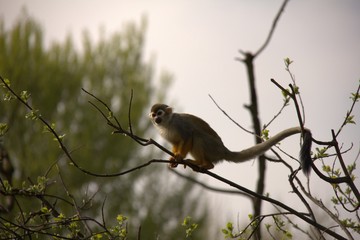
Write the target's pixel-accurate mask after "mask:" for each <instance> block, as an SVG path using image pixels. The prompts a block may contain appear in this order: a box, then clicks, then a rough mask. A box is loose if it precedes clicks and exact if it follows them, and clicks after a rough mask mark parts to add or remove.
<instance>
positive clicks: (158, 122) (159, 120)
mask: <svg viewBox="0 0 360 240" xmlns="http://www.w3.org/2000/svg"><path fill="white" fill-rule="evenodd" d="M154 121H155V122H156V124H160V123H161V121H162V119H161V118H159V117H155V119H154Z"/></svg>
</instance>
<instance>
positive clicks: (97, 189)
mask: <svg viewBox="0 0 360 240" xmlns="http://www.w3.org/2000/svg"><path fill="white" fill-rule="evenodd" d="M4 25H5V24H4V21H3V20H1V22H0V74H1V75H2V76H3V77H5V78H8V79H10V80H11V86H12V88H13V89H15V90H16V91H17V92H20V91H22V90H26V91H27V92H28V93H29V94H31V96H30V98H29V100H28V101H29V103H31V105H32V106H33V107H34V108H35V109H37V110H39V113H40V114H41V115H42V116H43V117H44V118H46V119H48V121H49V122H51V123H54V124H55V125H54V126H55V129H56V130H57V132H58V133H60V134H65V137H64V142H65V144H66V145H67V147H68V148H69V150H71V151H72V152H71V154H72V155H73V156H74V159H76V161H77V163H78V164H79V165H80V166H83V167H84V168H86V169H87V170H89V171H92V172H96V173H114V172H120V171H121V170H124V169H127V168H130V167H133V166H136V165H138V164H141V163H144V162H145V161H147V160H149V159H151V156H152V151H151V149H150V148H141V147H139V146H138V145H136V143H135V142H134V141H132V140H131V139H129V138H126V137H121V136H119V135H116V134H113V135H111V134H110V133H111V129H110V128H108V126H107V125H106V122H105V121H104V119H103V118H102V117H101V115H100V114H99V113H98V112H96V111H94V108H93V107H91V105H89V104H88V101H87V100H88V99H89V98H88V96H87V95H86V94H83V93H82V92H81V88H82V87H84V88H85V89H86V90H89V91H90V92H92V93H94V94H96V95H97V96H99V97H100V98H101V99H102V100H104V101H106V102H107V103H110V105H111V106H110V107H111V108H112V110H113V112H114V114H115V115H116V117H118V119H119V120H120V121H121V123H122V124H124V126H125V125H126V124H127V122H128V104H129V99H130V92H131V89H133V90H134V94H135V95H134V98H133V102H132V113H131V120H132V126H133V128H134V130H135V131H136V134H138V135H140V136H145V135H146V133H148V129H149V121H147V112H148V108H149V106H150V105H151V103H153V102H154V101H155V100H162V99H163V98H164V96H165V92H166V90H167V87H168V85H169V83H170V82H171V75H170V74H167V73H164V74H162V75H161V76H160V79H159V80H158V81H156V82H157V83H158V86H155V83H154V82H155V80H154V64H153V62H152V61H150V62H145V61H144V59H143V47H144V33H145V31H146V21H145V20H143V21H142V23H141V24H140V26H136V25H135V24H128V25H127V26H126V27H125V30H124V31H122V32H120V33H114V34H112V35H111V36H105V34H104V33H103V32H101V33H103V34H102V36H101V38H100V40H99V41H98V42H96V43H93V41H92V40H91V38H90V35H89V34H88V33H87V32H85V33H84V36H83V45H82V49H81V50H78V49H77V48H75V46H74V43H73V40H72V39H71V37H70V36H68V37H67V39H66V40H65V42H64V43H53V44H52V45H51V46H50V47H48V48H46V47H45V46H44V37H43V30H42V28H41V26H40V25H39V23H37V22H36V21H35V20H34V19H33V18H31V17H30V16H29V15H28V14H27V13H26V12H24V13H23V14H22V16H21V17H20V18H19V20H18V21H17V23H16V24H15V25H14V26H13V27H12V28H11V29H9V30H6V29H5V27H4ZM157 93H159V94H157ZM0 112H1V114H0V122H6V123H7V124H8V127H9V130H8V132H7V133H6V135H5V136H4V137H3V141H4V146H5V147H6V149H7V151H8V152H9V155H10V156H11V158H12V163H13V165H14V169H15V175H14V176H15V177H14V179H13V181H12V182H13V183H12V184H13V186H14V187H23V188H26V186H31V185H34V184H36V183H37V182H38V181H40V180H39V179H45V185H46V194H47V195H48V196H57V197H61V198H63V199H65V200H66V201H67V203H65V201H59V202H58V203H56V207H57V208H58V210H59V212H61V213H62V214H63V215H65V216H73V215H77V214H80V215H81V216H89V217H91V218H93V219H98V220H99V221H102V220H101V218H102V216H105V220H106V221H107V223H108V222H109V223H113V222H116V216H117V215H118V214H123V215H125V216H128V217H129V225H130V226H129V235H128V236H129V238H130V239H134V238H135V237H134V236H136V234H137V228H138V227H139V226H141V235H142V236H147V237H146V239H155V238H156V236H160V237H161V238H162V239H184V236H185V231H184V229H183V228H182V227H181V221H182V219H184V218H185V217H186V216H187V215H193V214H194V212H196V213H198V215H197V218H196V221H197V222H198V223H199V224H201V223H203V222H204V220H205V214H204V210H205V209H199V208H197V206H196V204H197V203H196V201H195V199H193V198H191V197H190V196H191V194H190V193H191V191H192V185H191V184H190V183H187V182H186V181H176V182H175V181H172V179H173V180H175V179H176V177H174V176H172V175H171V173H170V172H169V171H168V170H167V169H166V167H165V165H155V164H153V165H150V166H149V167H147V168H146V169H143V170H141V171H136V172H132V173H131V174H128V175H125V176H121V177H116V178H96V177H94V176H89V175H86V174H84V173H83V172H81V171H79V170H78V169H77V168H75V167H74V166H72V165H71V164H69V161H68V159H67V158H66V157H65V156H64V154H63V152H62V151H61V149H59V147H58V143H57V142H56V141H52V138H53V136H52V135H51V134H46V133H44V131H43V128H44V126H43V125H42V124H41V123H40V122H39V121H36V120H31V119H29V117H28V119H27V118H26V117H25V116H28V115H27V114H29V111H28V110H26V109H25V108H24V106H22V105H21V104H20V103H19V102H18V101H10V102H6V101H3V100H2V101H0ZM42 181H43V180H42ZM48 200H49V201H50V202H51V203H55V202H56V198H51V197H49V199H48ZM16 202H17V204H15V205H14V207H13V209H11V211H10V213H8V214H7V215H6V217H7V220H8V221H12V220H14V219H19V210H21V213H28V214H30V213H34V212H37V211H42V210H41V209H42V208H43V207H44V206H43V201H34V199H33V198H28V197H17V198H16ZM71 203H73V204H71ZM74 206H78V207H76V208H75V207H74ZM20 208H21V209H20ZM23 219H26V217H24V216H23ZM14 221H15V220H14ZM88 227H90V226H88ZM131 230H132V231H131ZM196 234H201V232H200V231H198V232H196V233H195V235H196ZM203 236H204V235H203Z"/></svg>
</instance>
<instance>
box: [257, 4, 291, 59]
mask: <svg viewBox="0 0 360 240" xmlns="http://www.w3.org/2000/svg"><path fill="white" fill-rule="evenodd" d="M288 2H289V0H285V1H284V2H283V4H282V5H281V7H280V9H279V11H278V13H277V15H276V17H275V19H274V21H273V23H272V26H271V29H270V32H269V34H268V36H267V38H266V40H265V42H264V44H263V45H262V46H261V47H260V48H259V50H258V51H257V52H256V53H255V54H254V58H255V57H257V56H258V55H259V54H260V53H261V52H262V51H263V50H264V49H265V48H266V47H267V46H268V44H269V42H270V40H271V37H272V36H273V34H274V31H275V29H276V25H277V23H278V21H279V19H280V16H281V14H282V13H283V12H284V10H285V7H286V4H287V3H288Z"/></svg>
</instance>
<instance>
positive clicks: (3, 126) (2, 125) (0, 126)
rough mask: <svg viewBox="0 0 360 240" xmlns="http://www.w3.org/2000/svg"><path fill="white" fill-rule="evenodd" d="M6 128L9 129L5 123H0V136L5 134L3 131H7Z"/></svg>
mask: <svg viewBox="0 0 360 240" xmlns="http://www.w3.org/2000/svg"><path fill="white" fill-rule="evenodd" d="M8 130H9V126H8V125H7V123H0V137H1V136H3V135H5V133H7V131H8Z"/></svg>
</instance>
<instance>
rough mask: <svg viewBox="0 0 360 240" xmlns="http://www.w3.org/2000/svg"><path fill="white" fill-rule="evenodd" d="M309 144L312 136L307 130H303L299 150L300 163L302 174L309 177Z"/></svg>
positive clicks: (310, 162)
mask: <svg viewBox="0 0 360 240" xmlns="http://www.w3.org/2000/svg"><path fill="white" fill-rule="evenodd" d="M311 144H312V134H311V132H310V131H309V130H307V129H305V132H304V136H303V144H302V146H301V149H300V161H301V167H302V170H303V173H304V174H305V175H306V176H309V174H310V171H311V165H312V159H311V153H310V152H311Z"/></svg>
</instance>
